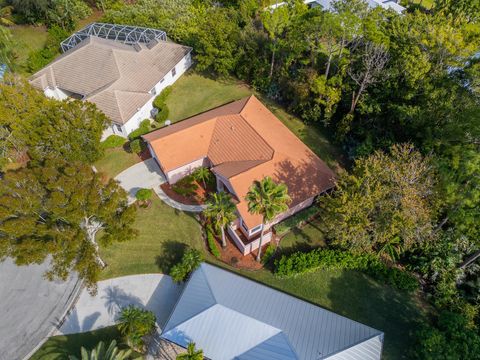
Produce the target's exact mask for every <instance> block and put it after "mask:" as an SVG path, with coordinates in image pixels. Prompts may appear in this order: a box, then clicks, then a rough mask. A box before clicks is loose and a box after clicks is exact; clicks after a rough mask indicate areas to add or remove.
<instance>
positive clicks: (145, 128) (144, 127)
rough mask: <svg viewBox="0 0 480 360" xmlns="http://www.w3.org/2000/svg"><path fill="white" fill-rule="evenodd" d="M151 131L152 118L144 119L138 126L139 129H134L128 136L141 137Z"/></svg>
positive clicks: (132, 137)
mask: <svg viewBox="0 0 480 360" xmlns="http://www.w3.org/2000/svg"><path fill="white" fill-rule="evenodd" d="M149 131H150V120H148V119H145V120H142V122H141V123H140V125H139V126H138V129H136V130H133V131H132V132H131V133H130V134H128V138H129V139H130V140H135V139H138V138H140V136H142V135H145V134H146V133H148V132H149Z"/></svg>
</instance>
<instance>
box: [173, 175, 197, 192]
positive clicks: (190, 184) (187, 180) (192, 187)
mask: <svg viewBox="0 0 480 360" xmlns="http://www.w3.org/2000/svg"><path fill="white" fill-rule="evenodd" d="M172 190H173V191H175V192H176V193H177V194H179V195H182V196H190V195H193V194H195V191H196V190H197V184H195V182H194V178H193V176H192V175H187V176H185V177H184V178H182V179H180V180H178V181H177V182H176V183H175V184H173V185H172Z"/></svg>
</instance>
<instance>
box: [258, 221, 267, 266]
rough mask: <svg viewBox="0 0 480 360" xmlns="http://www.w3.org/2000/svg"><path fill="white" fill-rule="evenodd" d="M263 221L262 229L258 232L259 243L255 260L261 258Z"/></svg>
mask: <svg viewBox="0 0 480 360" xmlns="http://www.w3.org/2000/svg"><path fill="white" fill-rule="evenodd" d="M264 222H265V221H263V222H262V231H261V232H260V243H259V244H258V253H257V261H258V262H260V260H261V259H262V244H263V229H264V226H263V223H264Z"/></svg>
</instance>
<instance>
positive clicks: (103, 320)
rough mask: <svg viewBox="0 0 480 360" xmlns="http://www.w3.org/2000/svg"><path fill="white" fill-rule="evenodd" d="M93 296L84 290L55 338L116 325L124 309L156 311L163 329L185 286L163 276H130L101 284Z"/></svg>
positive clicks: (101, 282)
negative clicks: (133, 308)
mask: <svg viewBox="0 0 480 360" xmlns="http://www.w3.org/2000/svg"><path fill="white" fill-rule="evenodd" d="M97 286H98V292H97V294H96V295H95V296H91V295H90V294H89V293H88V291H86V290H83V291H82V293H81V295H80V297H79V299H78V301H77V302H76V304H75V307H74V308H73V309H72V311H71V312H70V313H69V314H68V315H67V317H66V318H65V321H64V323H63V325H62V326H61V327H60V329H59V330H58V331H57V333H56V335H67V334H76V333H82V332H87V331H92V330H96V329H100V328H104V327H106V326H111V325H114V324H115V323H116V321H117V318H118V315H119V313H120V310H121V308H122V307H125V306H128V305H135V306H138V307H141V308H144V309H147V310H150V311H153V312H154V313H155V315H156V317H157V325H158V326H159V328H160V330H161V329H162V328H163V325H164V324H165V323H166V321H167V319H168V317H169V315H170V313H171V311H172V310H173V307H174V306H175V304H176V302H177V300H178V298H179V296H180V293H181V290H182V286H181V285H178V284H175V283H174V282H173V281H172V279H171V277H170V276H168V275H163V274H142V275H130V276H123V277H119V278H114V279H109V280H103V281H99V282H98V283H97Z"/></svg>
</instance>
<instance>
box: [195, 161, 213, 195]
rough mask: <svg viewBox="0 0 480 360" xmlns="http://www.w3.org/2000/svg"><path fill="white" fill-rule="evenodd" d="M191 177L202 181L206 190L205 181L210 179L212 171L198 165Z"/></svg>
mask: <svg viewBox="0 0 480 360" xmlns="http://www.w3.org/2000/svg"><path fill="white" fill-rule="evenodd" d="M193 177H194V179H195V180H197V181H201V182H202V183H203V188H204V189H205V190H207V181H210V179H211V178H212V173H211V172H210V170H209V169H208V168H207V167H205V166H200V167H199V168H198V169H197V170H195V172H194V173H193Z"/></svg>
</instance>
